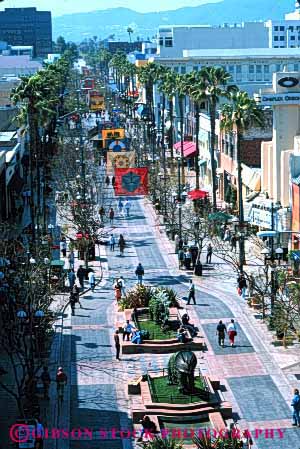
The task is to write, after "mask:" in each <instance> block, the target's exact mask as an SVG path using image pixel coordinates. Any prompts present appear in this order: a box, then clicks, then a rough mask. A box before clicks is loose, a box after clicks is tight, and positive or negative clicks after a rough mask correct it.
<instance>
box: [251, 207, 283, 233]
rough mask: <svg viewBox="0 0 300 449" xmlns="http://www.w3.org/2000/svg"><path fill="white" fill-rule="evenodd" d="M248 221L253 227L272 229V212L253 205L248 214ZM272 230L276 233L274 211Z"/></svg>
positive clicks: (274, 214)
mask: <svg viewBox="0 0 300 449" xmlns="http://www.w3.org/2000/svg"><path fill="white" fill-rule="evenodd" d="M249 221H250V223H251V224H253V225H255V226H259V227H261V228H265V229H272V212H271V211H270V210H265V209H260V208H258V207H255V205H253V206H252V208H251V211H250V214H249ZM273 228H274V231H278V214H277V212H275V211H273Z"/></svg>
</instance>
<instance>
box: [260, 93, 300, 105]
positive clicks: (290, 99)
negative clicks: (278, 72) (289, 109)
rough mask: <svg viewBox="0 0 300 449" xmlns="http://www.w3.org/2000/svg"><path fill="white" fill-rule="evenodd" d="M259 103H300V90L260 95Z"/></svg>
mask: <svg viewBox="0 0 300 449" xmlns="http://www.w3.org/2000/svg"><path fill="white" fill-rule="evenodd" d="M260 103H261V104H262V105H264V106H276V105H278V104H300V92H299V93H290V94H267V95H262V96H261V99H260Z"/></svg>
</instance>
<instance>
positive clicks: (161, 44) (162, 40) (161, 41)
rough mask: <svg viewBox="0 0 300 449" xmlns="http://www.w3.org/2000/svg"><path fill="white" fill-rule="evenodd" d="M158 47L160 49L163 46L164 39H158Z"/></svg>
mask: <svg viewBox="0 0 300 449" xmlns="http://www.w3.org/2000/svg"><path fill="white" fill-rule="evenodd" d="M159 45H160V47H163V46H164V38H163V37H160V38H159Z"/></svg>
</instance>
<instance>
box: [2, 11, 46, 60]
mask: <svg viewBox="0 0 300 449" xmlns="http://www.w3.org/2000/svg"><path fill="white" fill-rule="evenodd" d="M0 40H2V41H5V42H7V43H8V44H9V45H33V48H34V56H46V55H47V54H48V53H51V51H52V22H51V12H50V11H37V10H36V8H5V10H4V11H0Z"/></svg>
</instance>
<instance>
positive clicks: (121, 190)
mask: <svg viewBox="0 0 300 449" xmlns="http://www.w3.org/2000/svg"><path fill="white" fill-rule="evenodd" d="M115 178H116V181H115V194H116V195H130V196H132V195H147V194H148V168H146V167H143V168H116V169H115Z"/></svg>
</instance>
